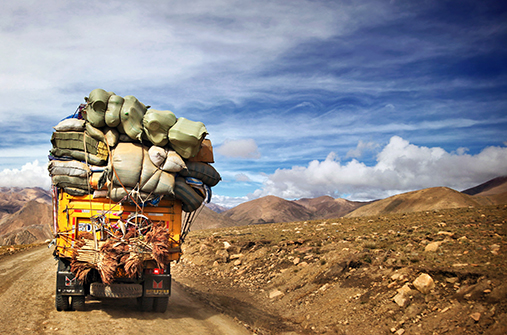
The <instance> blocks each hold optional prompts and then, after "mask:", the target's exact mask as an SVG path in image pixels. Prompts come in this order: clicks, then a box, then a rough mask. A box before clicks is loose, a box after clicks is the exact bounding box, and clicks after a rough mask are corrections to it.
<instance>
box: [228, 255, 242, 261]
mask: <svg viewBox="0 0 507 335" xmlns="http://www.w3.org/2000/svg"><path fill="white" fill-rule="evenodd" d="M241 257H243V254H234V255H231V256H230V257H229V259H231V260H232V259H238V258H241Z"/></svg>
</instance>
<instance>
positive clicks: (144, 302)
mask: <svg viewBox="0 0 507 335" xmlns="http://www.w3.org/2000/svg"><path fill="white" fill-rule="evenodd" d="M137 303H138V305H139V308H140V309H141V311H143V312H151V311H152V310H153V298H149V297H140V298H137Z"/></svg>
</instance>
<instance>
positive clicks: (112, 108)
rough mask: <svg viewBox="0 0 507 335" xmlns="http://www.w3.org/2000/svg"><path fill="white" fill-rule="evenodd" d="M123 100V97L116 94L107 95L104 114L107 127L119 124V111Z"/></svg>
mask: <svg viewBox="0 0 507 335" xmlns="http://www.w3.org/2000/svg"><path fill="white" fill-rule="evenodd" d="M124 101H125V99H123V98H122V97H120V96H119V95H116V94H113V95H111V96H110V97H109V100H108V102H107V110H106V115H105V121H106V124H107V125H108V126H109V127H111V128H114V127H117V126H118V125H119V124H120V122H121V119H120V112H121V108H122V106H123V102H124Z"/></svg>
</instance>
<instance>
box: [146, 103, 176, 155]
mask: <svg viewBox="0 0 507 335" xmlns="http://www.w3.org/2000/svg"><path fill="white" fill-rule="evenodd" d="M175 123H176V116H175V115H174V113H173V112H171V111H159V110H156V109H149V110H148V111H147V112H146V114H145V115H144V118H143V126H144V134H145V135H146V137H147V138H148V140H149V141H150V142H151V143H153V144H155V145H158V146H164V145H166V144H167V143H168V142H169V139H168V138H167V136H168V133H169V129H170V128H171V127H172V126H173V125H174V124H175Z"/></svg>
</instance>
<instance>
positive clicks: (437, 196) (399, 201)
mask: <svg viewBox="0 0 507 335" xmlns="http://www.w3.org/2000/svg"><path fill="white" fill-rule="evenodd" d="M480 205H481V203H480V202H479V201H477V200H476V199H475V198H474V197H472V196H470V195H468V194H464V193H461V192H458V191H455V190H453V189H451V188H448V187H432V188H425V189H423V190H419V191H413V192H407V193H402V194H398V195H395V196H392V197H389V198H386V199H383V200H378V201H375V202H373V203H370V204H368V205H365V206H362V207H360V208H358V209H356V210H355V211H353V212H351V213H349V214H347V215H345V217H358V216H372V215H382V214H391V213H392V214H394V213H409V212H418V211H428V210H438V209H444V208H461V207H469V206H473V207H477V206H480Z"/></svg>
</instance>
